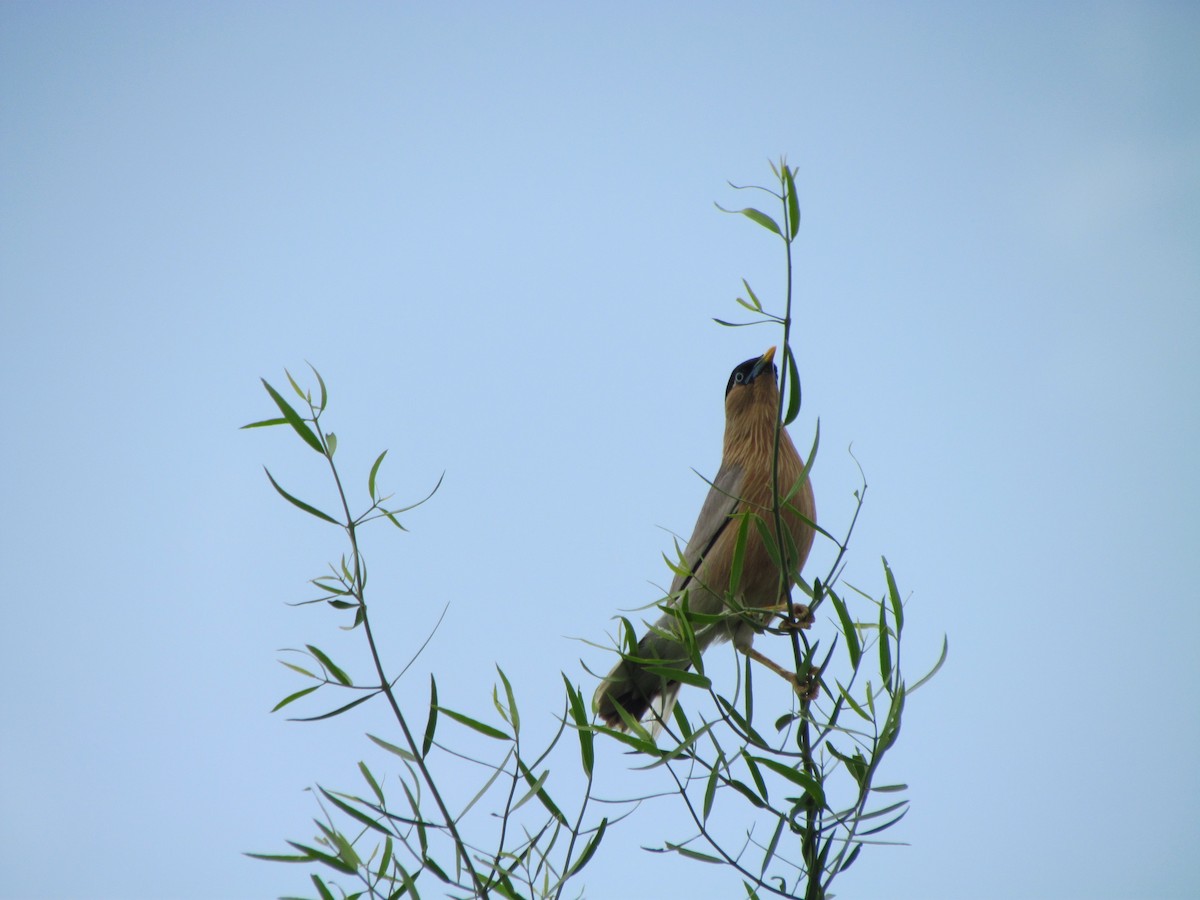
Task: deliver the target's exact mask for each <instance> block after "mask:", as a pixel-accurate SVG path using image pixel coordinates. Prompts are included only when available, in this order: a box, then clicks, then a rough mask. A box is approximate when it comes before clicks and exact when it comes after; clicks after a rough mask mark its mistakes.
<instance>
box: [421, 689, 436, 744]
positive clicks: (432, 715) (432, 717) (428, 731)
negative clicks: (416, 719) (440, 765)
mask: <svg viewBox="0 0 1200 900" xmlns="http://www.w3.org/2000/svg"><path fill="white" fill-rule="evenodd" d="M437 714H438V698H437V681H435V680H434V677H433V673H432V672H430V673H429V719H428V720H427V721H426V722H425V737H424V738H422V739H421V759H424V758H425V757H427V756H428V755H429V748H430V747H432V746H433V733H434V731H435V730H436V729H437Z"/></svg>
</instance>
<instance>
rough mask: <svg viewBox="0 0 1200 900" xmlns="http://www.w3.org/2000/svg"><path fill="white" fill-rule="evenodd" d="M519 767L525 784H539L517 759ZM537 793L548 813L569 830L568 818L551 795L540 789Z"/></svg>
mask: <svg viewBox="0 0 1200 900" xmlns="http://www.w3.org/2000/svg"><path fill="white" fill-rule="evenodd" d="M517 767H518V768H519V769H520V770H521V775H522V777H523V778H524V779H525V783H526V784H528V785H530V786H531V787H532V786H533V785H534V784H535V783H536V782H537V779H536V778H534V777H533V772H531V771H529V767H528V766H526V765H525V763H523V762H522V761H521V760H520V758H518V759H517ZM536 793H537V798H538V802H539V803H541V804H542V806H544V807H545V808H546V811H547V812H549V813H550V815H552V816H554V819H555V821H557V822H558V823H559V824H561V825H564V826H566V827H568V828H569V827H570V826H569V825H568V824H567V817H566V816H564V815H563V812H562V810H561V809H559V808H558V807H557V806H556V805H555V803H554V801H553V800H551V799H550V795H549V794H547V793H546V790H545V788H539V789H538V790H537V792H536Z"/></svg>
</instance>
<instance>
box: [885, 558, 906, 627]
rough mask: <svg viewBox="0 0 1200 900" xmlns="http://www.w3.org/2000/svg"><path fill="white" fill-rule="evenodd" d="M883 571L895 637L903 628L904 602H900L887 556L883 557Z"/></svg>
mask: <svg viewBox="0 0 1200 900" xmlns="http://www.w3.org/2000/svg"><path fill="white" fill-rule="evenodd" d="M883 571H884V573H885V574H886V575H887V586H888V598H889V599H890V600H891V601H892V618H893V619H895V620H896V637H897V639H898V638H899V637H900V632H901V631H902V630H903V629H904V604H903V603H901V602H900V589H899V588H897V587H896V576H895V575H893V574H892V567H891V566H889V565H888V561H887V557H886V556H885V557H883Z"/></svg>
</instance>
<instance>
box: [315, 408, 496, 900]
mask: <svg viewBox="0 0 1200 900" xmlns="http://www.w3.org/2000/svg"><path fill="white" fill-rule="evenodd" d="M313 425H314V427H315V428H316V429H317V435H318V436H319V437H320V439H321V444H322V446H324V447H325V448H326V452H325V459H326V461H327V462H328V463H329V470H330V471H331V472H332V473H333V481H334V484H336V485H337V491H338V497H339V499H340V500H341V503H342V511H343V512H344V513H345V516H346V525H345V528H346V535H347V536H348V537H349V539H350V554H351V559H352V561H353V563H354V588H353V591H352V593H353V596H354V599H356V600H357V601H358V604H359V610H360V612H361V616H362V626H363V633H364V634H365V635H366V636H367V645H368V646H369V647H370V649H371V661H372V662H373V663H374V664H375V674H376V675H377V676H378V678H379V686H380V689H381V690H382V691H383V693H384V695H385V696H386V697H387V700H388V704H389V705H390V706H391V707H392V714H393V715H394V716H395V718H396V721H397V722H398V723H399V724H400V730H401V731H402V732H403V733H404V740H405V743H407V744H408V748H409V751H410V752H411V753H412V755H413V758H414V760H415V761H416V765H417V768H418V769H419V770H420V772H421V777H422V778H423V779H424V781H425V784H426V785H428V787H429V793H430V795H431V796H432V797H433V801H434V803H436V804H437V807H438V811H439V812H440V813H441V815H442V818H443V819H444V820H445V822H446V830H447V831H448V832H449V833H450V837H451V839H452V840H453V841H454V848H455V850H456V852H457V854H458V856H459V858H460V859H461V860H462V863H463V865H464V866H465V867H466V869H467V872H468V873H470V875H471V881H472V883H473V884H474V886H475V892H476V894H477V895H478V896H480V897H487V896H488V890H487V885H486V884H485V883H484V881H483V879H482V878H481V877H480V875H479V873H478V872H477V871H476V870H475V866H474V864H473V863H472V862H471V855H470V853H468V852H467V846H466V843H465V842H464V841H463V839H462V836H461V835H460V834H459V833H458V827H457V826H456V825H455V822H454V817H453V816H452V815H451V814H450V810H449V809H448V808H447V807H446V803H445V801H444V800H443V799H442V795H441V792H440V791H438V788H437V784H436V783H435V781H434V779H433V774H432V773H431V772H430V771H429V767H428V766H426V765H425V760H424V758H423V757H422V755H421V752H420V747H419V745H418V744H417V741H416V739H415V738H414V737H413V735H412V732H411V731H410V730H409V727H408V721H407V719H406V718H405V716H404V713H403V712H402V711H401V709H400V703H399V701H397V699H396V695H395V693H393V691H392V685H391V681H390V679H389V678H388V677H387V674H386V673H385V672H384V671H383V662H382V660H381V659H380V656H379V648H378V646H377V645H376V643H375V633H374V631H373V630H372V628H371V620H370V617H369V616H368V615H367V602H366V599H365V598H364V596H363V588H362V557H361V554H360V552H359V549H358V534H357V529H356V526H355V521H354V516H352V515H351V514H350V504H349V502H348V501H347V499H346V492H345V490H344V489H343V488H342V479H341V476H340V475H339V474H338V470H337V466H335V465H334V463H333V454H331V453H329V452H328V444H327V442H326V439H325V434H324V432H322V430H321V426H320V424H319V423H318V422H317V421H316V419H315V418H314V419H313Z"/></svg>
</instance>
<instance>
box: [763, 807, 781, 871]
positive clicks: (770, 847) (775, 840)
mask: <svg viewBox="0 0 1200 900" xmlns="http://www.w3.org/2000/svg"><path fill="white" fill-rule="evenodd" d="M784 821H785V819H784V818H783V817H780V819H779V822H778V823H777V824H776V825H775V833H774V834H773V835H771V841H770V843H768V844H767V852H766V853H764V854H763V861H762V868H761V869H759V870H758V876H759V877H760V878H761V877H762V876H763V875H765V874H766V871H767V866H769V865H770V864H771V860H772V859H773V858H774V857H775V849H776V848H777V847H778V846H779V838H780V836H781V835H782V834H783V823H784Z"/></svg>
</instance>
